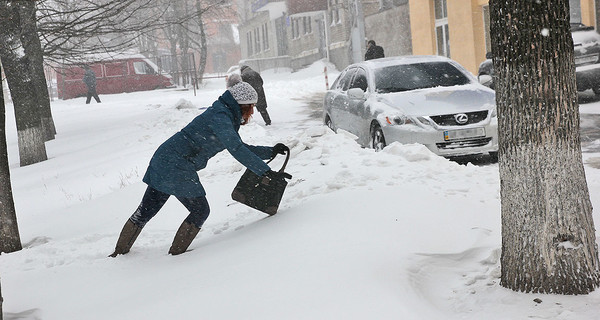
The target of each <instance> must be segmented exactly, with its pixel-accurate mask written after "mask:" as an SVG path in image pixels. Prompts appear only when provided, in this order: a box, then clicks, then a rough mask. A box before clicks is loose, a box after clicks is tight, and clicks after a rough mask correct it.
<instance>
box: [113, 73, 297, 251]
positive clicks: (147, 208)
mask: <svg viewBox="0 0 600 320" xmlns="http://www.w3.org/2000/svg"><path fill="white" fill-rule="evenodd" d="M257 101H258V95H257V93H256V91H255V90H254V89H253V88H252V86H250V85H249V84H248V83H246V82H239V83H237V84H235V85H234V86H232V87H231V88H229V89H228V90H227V91H225V93H224V94H223V95H222V96H220V97H219V99H218V100H217V101H215V102H214V103H213V105H212V106H211V107H209V108H208V109H206V111H205V112H204V113H202V114H200V115H199V116H197V117H196V118H195V119H194V120H192V122H190V123H189V124H188V125H187V126H185V127H184V128H183V129H181V131H179V132H177V133H176V134H175V135H173V136H172V137H171V138H169V139H167V141H165V142H164V143H163V144H162V145H160V147H158V149H157V150H156V152H155V153H154V155H153V156H152V159H151V160H150V165H149V166H148V169H147V170H146V174H145V175H144V178H143V181H144V182H145V183H146V184H147V185H148V188H147V189H146V193H145V194H144V196H143V198H142V202H141V204H140V205H139V207H138V208H137V209H136V210H135V212H134V213H133V215H131V217H130V218H129V219H128V220H127V222H126V223H125V226H124V227H123V230H122V231H121V234H120V236H119V240H117V245H116V248H115V252H114V253H113V254H111V255H110V256H111V257H116V256H117V255H119V254H126V253H127V252H129V250H130V249H131V246H132V245H133V243H134V241H135V240H136V238H137V236H138V235H139V234H140V232H141V230H142V228H143V227H144V226H145V225H146V223H147V222H148V221H150V219H152V217H154V216H155V215H156V214H157V213H158V211H159V210H160V209H161V208H162V206H163V205H164V204H165V202H166V201H167V199H169V197H170V196H171V195H173V196H175V197H176V198H177V199H178V200H179V201H180V202H181V203H182V204H183V205H184V206H185V207H186V208H187V209H188V210H189V212H190V214H189V215H188V216H187V218H186V219H185V220H184V221H183V223H182V224H181V226H180V227H179V230H177V233H176V235H175V239H174V240H173V244H172V245H171V248H170V249H169V253H170V254H173V255H177V254H181V253H183V252H185V251H186V250H187V248H188V247H189V245H190V244H191V243H192V240H194V238H195V237H196V235H197V234H198V232H199V231H200V228H201V227H202V225H203V224H204V221H206V219H207V218H208V215H209V213H210V208H209V205H208V201H207V200H206V192H205V191H204V188H203V187H202V184H201V183H200V180H199V179H198V174H197V171H199V170H202V169H204V168H205V167H206V163H207V162H208V160H209V159H210V158H212V157H213V156H215V155H216V154H217V153H219V152H221V151H223V150H225V149H227V151H229V153H230V154H231V155H232V156H233V157H234V158H235V159H236V160H237V161H239V162H240V163H241V164H243V165H244V166H246V167H247V168H248V169H250V170H251V171H252V172H254V173H256V174H257V175H259V176H262V175H270V174H272V172H271V169H270V168H269V166H268V165H267V164H266V163H265V162H264V161H263V159H269V158H272V157H274V156H275V155H276V154H278V153H280V154H284V153H285V152H289V148H288V147H287V146H285V145H283V144H281V143H278V144H276V145H275V146H273V147H267V146H251V145H247V144H245V143H244V142H243V141H242V139H241V138H240V135H239V134H238V130H239V128H240V125H244V124H246V123H248V120H249V119H250V116H251V115H252V113H253V108H254V105H255V104H256V102H257Z"/></svg>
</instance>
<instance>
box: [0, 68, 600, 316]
mask: <svg viewBox="0 0 600 320" xmlns="http://www.w3.org/2000/svg"><path fill="white" fill-rule="evenodd" d="M329 70H332V68H331V66H330V68H329ZM335 76H336V72H330V74H329V79H330V82H332V81H333V80H332V79H334V78H335ZM263 77H264V78H265V80H266V86H265V90H266V93H267V97H268V101H269V112H270V114H271V117H272V119H273V125H272V126H268V127H265V126H264V122H263V121H262V119H261V117H260V115H259V114H258V113H255V115H254V120H253V122H251V123H250V124H249V125H247V126H245V127H242V129H241V130H240V133H241V135H242V138H243V139H244V140H245V141H246V142H248V143H250V144H257V145H261V144H264V145H273V144H275V143H277V142H283V143H285V144H287V145H289V146H290V147H291V148H292V157H291V160H290V162H289V164H288V170H287V171H288V172H289V173H291V174H292V175H293V179H292V180H291V181H290V183H289V185H288V188H287V190H286V193H285V195H284V198H283V200H282V205H281V207H280V211H279V213H278V214H277V215H275V216H272V217H267V216H266V215H265V214H263V213H260V212H257V211H255V210H252V209H250V208H247V207H245V206H243V205H241V204H238V203H235V202H234V201H232V200H231V198H230V193H231V190H232V189H233V186H234V185H235V183H236V181H237V179H239V177H240V176H241V174H242V172H243V167H242V165H240V164H239V163H237V162H236V161H235V160H234V159H233V158H232V157H231V156H230V155H229V154H228V153H227V152H226V151H225V152H223V153H221V154H218V155H217V156H216V157H215V158H213V159H212V160H211V161H210V162H209V165H208V167H207V168H206V169H205V170H203V171H201V172H200V173H199V175H200V178H201V181H202V183H203V185H204V187H205V188H206V190H207V192H208V200H209V202H210V204H211V210H212V212H211V215H210V217H209V219H208V220H207V222H206V224H205V226H204V229H203V231H202V232H200V234H199V235H198V237H197V238H196V240H195V241H194V242H193V243H192V244H191V246H190V249H191V251H189V252H187V253H185V254H183V255H179V256H170V255H167V251H168V249H169V246H170V244H171V241H172V239H173V236H174V235H175V231H176V229H177V227H178V226H179V224H180V223H181V221H182V220H183V219H184V218H185V217H186V215H187V212H186V210H185V208H184V207H183V206H182V205H181V204H180V203H179V202H178V201H177V200H175V199H171V200H169V202H167V205H166V206H165V207H164V208H163V210H162V211H161V212H160V213H159V214H158V215H157V216H156V217H155V218H154V219H153V220H152V221H151V222H150V223H149V224H148V225H147V226H146V228H145V229H144V230H143V231H142V233H141V235H140V236H139V238H138V240H137V242H136V243H135V245H134V246H133V248H132V250H131V252H130V253H129V254H127V255H125V256H119V257H118V258H115V259H112V258H107V255H108V254H110V253H111V252H112V250H113V249H114V245H115V242H116V240H117V237H118V234H119V232H120V231H121V228H122V226H123V224H124V223H125V221H126V219H127V218H128V217H129V216H130V214H131V213H132V212H133V211H134V209H135V208H136V207H137V205H138V204H139V201H140V200H141V196H142V194H143V192H144V190H145V187H146V185H145V184H143V183H142V182H141V181H140V180H141V177H142V176H143V174H144V172H145V169H146V166H147V164H148V161H149V159H150V157H151V156H152V153H153V152H154V150H155V149H156V147H158V145H159V144H160V143H162V142H163V141H164V140H165V139H166V138H168V137H169V136H170V135H172V134H173V133H175V132H176V131H178V130H179V129H181V128H182V127H183V126H184V125H186V124H187V123H188V122H189V121H190V120H191V119H193V118H194V116H196V115H197V114H198V113H199V112H202V111H201V110H200V109H201V108H202V107H205V106H208V105H210V104H211V103H212V102H213V101H214V100H215V99H216V98H217V97H218V96H219V95H220V94H221V93H222V92H223V91H224V81H223V79H212V80H210V81H209V82H208V84H207V85H206V87H205V88H203V89H201V90H200V91H198V94H197V96H194V94H193V91H178V90H173V89H171V90H159V91H152V92H138V93H130V94H119V95H103V96H101V99H102V103H101V104H95V103H94V102H92V104H90V105H85V104H84V98H79V99H74V100H67V101H54V102H53V104H52V107H53V114H54V119H55V122H56V127H57V131H58V134H57V136H56V139H55V140H53V141H50V142H48V143H47V152H48V156H49V160H48V161H44V162H42V163H38V164H35V165H31V166H27V167H22V168H21V167H19V166H18V152H17V143H16V140H17V139H16V133H15V125H14V120H13V119H14V117H13V113H12V110H9V111H8V115H7V119H8V121H7V127H8V145H9V157H10V159H9V160H10V163H11V175H12V176H11V178H12V186H13V193H14V198H15V202H16V207H17V215H18V222H19V227H20V233H21V240H22V242H23V244H24V249H23V250H21V251H19V252H15V253H11V254H2V256H0V277H1V286H2V296H3V297H4V304H3V309H4V319H12V320H15V319H44V320H80V319H86V320H93V319H102V320H106V319H111V320H115V319H128V320H129V319H144V320H151V319H161V320H162V319H261V320H264V319H426V320H429V319H444V320H446V319H487V320H492V319H577V320H591V319H598V317H600V316H599V314H600V291H597V292H594V293H592V294H590V295H587V296H559V295H541V294H524V293H515V292H512V291H510V290H507V289H504V288H502V287H500V286H499V284H498V282H499V273H500V269H499V254H500V245H501V235H500V229H501V228H500V227H501V226H500V199H499V181H498V166H497V164H492V165H485V166H474V165H471V164H469V165H459V164H457V163H455V162H451V161H449V160H447V159H444V158H440V157H437V156H435V155H433V154H432V153H430V152H429V151H428V150H426V149H425V148H424V147H422V146H420V145H399V144H392V145H390V146H389V147H388V148H386V149H385V150H384V151H383V152H379V153H375V152H373V151H372V150H369V149H362V148H360V147H359V146H358V145H357V144H356V143H355V142H354V140H353V139H352V137H351V136H349V135H346V134H334V133H332V132H331V131H329V130H327V129H325V127H324V126H322V125H321V123H320V120H319V119H317V118H315V117H310V116H309V115H310V114H311V112H314V110H309V109H310V108H309V107H307V106H306V100H307V99H310V98H311V97H314V96H315V95H318V94H322V93H323V91H324V90H325V80H324V75H323V64H320V63H317V64H315V65H313V66H311V67H310V68H307V69H304V70H301V71H299V72H295V73H291V72H286V71H280V72H264V73H263ZM581 110H582V112H588V113H597V112H598V111H599V110H600V103H598V102H593V103H589V104H586V105H584V106H582V107H581ZM598 159H600V156H599V155H598V154H596V153H585V154H584V160H585V162H586V163H588V164H589V163H596V164H597V163H599V161H598ZM281 160H282V159H276V160H275V161H274V162H273V163H272V167H273V168H275V169H278V168H279V167H280V166H281V163H282V161H281ZM586 170H587V171H586V173H587V179H588V184H589V187H590V191H591V198H592V202H593V203H594V205H595V207H596V208H600V171H599V170H598V169H595V168H594V167H593V166H591V165H586ZM594 218H595V221H596V224H598V221H600V214H598V211H596V212H595V214H594ZM536 298H539V299H541V301H542V302H541V303H538V302H534V299H536Z"/></svg>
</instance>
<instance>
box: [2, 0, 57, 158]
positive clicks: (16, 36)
mask: <svg viewBox="0 0 600 320" xmlns="http://www.w3.org/2000/svg"><path fill="white" fill-rule="evenodd" d="M20 25H21V19H20V14H19V7H18V6H17V5H16V4H15V3H14V2H13V1H6V0H3V1H0V58H1V59H2V65H3V66H4V71H5V74H6V79H7V81H8V86H9V88H10V93H11V96H12V100H13V106H14V108H15V118H16V122H17V135H18V141H19V157H20V164H21V166H26V165H29V164H33V163H37V162H41V161H44V160H47V159H48V157H47V155H46V146H45V145H44V142H45V139H44V137H45V135H44V131H43V130H42V125H41V112H40V110H41V107H40V102H39V101H38V99H37V95H36V93H35V91H36V87H35V84H34V82H33V78H34V77H35V76H33V75H32V74H31V69H30V65H31V62H30V59H29V56H28V55H27V54H26V53H25V51H24V46H23V43H22V42H21V40H20V33H21V30H20ZM44 90H46V89H45V88H44Z"/></svg>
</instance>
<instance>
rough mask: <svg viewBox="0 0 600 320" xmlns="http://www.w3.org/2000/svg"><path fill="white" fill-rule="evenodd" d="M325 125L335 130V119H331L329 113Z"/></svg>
mask: <svg viewBox="0 0 600 320" xmlns="http://www.w3.org/2000/svg"><path fill="white" fill-rule="evenodd" d="M325 125H326V126H327V127H328V128H329V129H331V131H333V132H335V126H334V125H333V121H331V118H330V117H329V115H327V116H325Z"/></svg>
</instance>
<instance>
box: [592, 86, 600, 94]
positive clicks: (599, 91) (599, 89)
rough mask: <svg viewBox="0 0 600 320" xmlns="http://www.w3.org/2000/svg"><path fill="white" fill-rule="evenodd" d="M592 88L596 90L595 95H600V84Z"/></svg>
mask: <svg viewBox="0 0 600 320" xmlns="http://www.w3.org/2000/svg"><path fill="white" fill-rule="evenodd" d="M592 90H593V91H594V94H595V95H597V96H600V85H599V86H597V87H594V88H592Z"/></svg>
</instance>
